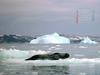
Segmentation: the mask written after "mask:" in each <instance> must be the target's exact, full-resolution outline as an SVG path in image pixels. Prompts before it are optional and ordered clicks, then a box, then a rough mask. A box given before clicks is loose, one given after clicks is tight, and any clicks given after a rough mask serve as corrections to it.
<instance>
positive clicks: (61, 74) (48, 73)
mask: <svg viewBox="0 0 100 75" xmlns="http://www.w3.org/2000/svg"><path fill="white" fill-rule="evenodd" d="M32 69H33V70H34V71H37V72H38V75H66V74H69V67H68V66H33V68H32Z"/></svg>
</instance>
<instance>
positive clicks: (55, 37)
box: [30, 33, 70, 44]
mask: <svg viewBox="0 0 100 75" xmlns="http://www.w3.org/2000/svg"><path fill="white" fill-rule="evenodd" d="M30 44H70V39H68V38H66V37H63V36H60V35H59V34H58V33H53V34H48V35H43V36H40V37H38V38H37V39H33V40H31V41H30Z"/></svg>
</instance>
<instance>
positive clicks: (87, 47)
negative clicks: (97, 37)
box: [0, 43, 100, 75]
mask: <svg viewBox="0 0 100 75" xmlns="http://www.w3.org/2000/svg"><path fill="white" fill-rule="evenodd" d="M34 51H35V52H34ZM46 52H67V53H69V54H70V58H68V59H65V60H53V61H50V60H37V61H25V59H26V58H28V57H30V56H32V55H34V54H35V53H36V54H38V53H46ZM0 75H100V44H69V45H66V44H63V45H57V44H51V45H50V44H45V45H42V44H37V45H33V44H27V43H25V44H18V43H17V44H16V43H15V44H6V43H4V44H0Z"/></svg>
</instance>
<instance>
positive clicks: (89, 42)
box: [81, 37, 98, 44]
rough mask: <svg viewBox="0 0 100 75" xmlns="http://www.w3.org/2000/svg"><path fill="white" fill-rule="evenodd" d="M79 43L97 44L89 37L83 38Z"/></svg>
mask: <svg viewBox="0 0 100 75" xmlns="http://www.w3.org/2000/svg"><path fill="white" fill-rule="evenodd" d="M81 43H84V44H86V43H87V44H97V43H98V42H96V41H93V40H91V39H90V38H89V37H84V38H83V40H82V41H81Z"/></svg>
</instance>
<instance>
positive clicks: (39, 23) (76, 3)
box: [0, 0, 100, 35]
mask: <svg viewBox="0 0 100 75" xmlns="http://www.w3.org/2000/svg"><path fill="white" fill-rule="evenodd" d="M99 9H100V0H0V34H21V35H43V34H48V33H53V32H57V33H61V34H66V35H67V34H70V35H100V10H99ZM77 10H78V11H79V23H78V24H77V23H76V11H77ZM93 12H94V17H95V19H94V20H92V18H93V17H92V15H93Z"/></svg>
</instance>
